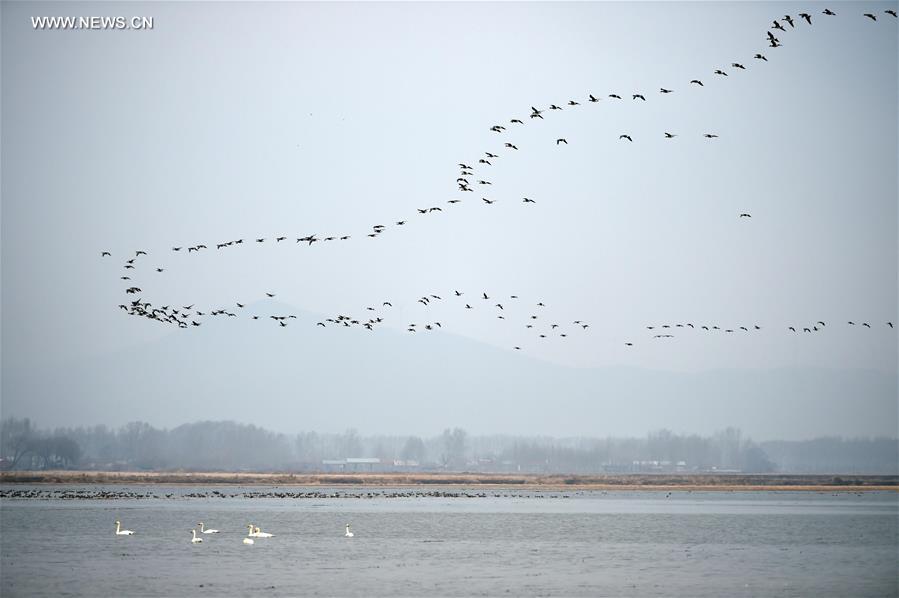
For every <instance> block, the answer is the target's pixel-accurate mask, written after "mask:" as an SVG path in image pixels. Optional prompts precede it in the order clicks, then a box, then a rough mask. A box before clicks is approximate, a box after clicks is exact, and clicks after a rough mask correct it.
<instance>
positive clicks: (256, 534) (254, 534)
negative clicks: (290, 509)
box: [115, 520, 355, 544]
mask: <svg viewBox="0 0 899 598" xmlns="http://www.w3.org/2000/svg"><path fill="white" fill-rule="evenodd" d="M197 527H199V528H200V533H201V534H203V535H204V536H208V535H211V534H218V533H219V530H217V529H208V528H207V527H206V524H205V523H203V522H202V521H201V522H199V523H198V524H197ZM190 534H191V539H190V542H191V544H202V543H203V537H202V536H198V535H197V529H196V528H192V529H191V530H190ZM115 535H117V536H133V535H134V531H133V530H130V529H122V522H121V521H119V520H116V522H115ZM343 536H344V537H345V538H352V537H353V536H355V534H354V533H353V532H351V531H350V524H349V523H347V524H346V527H345V528H344V532H343ZM274 537H275V534H270V533H269V532H264V531H262V529H260V528H259V526H258V525H253V524H252V523H248V524H247V535H246V537H245V538H244V539H243V543H244V544H255V543H256V540H255V538H274Z"/></svg>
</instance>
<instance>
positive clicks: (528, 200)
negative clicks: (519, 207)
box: [521, 197, 537, 203]
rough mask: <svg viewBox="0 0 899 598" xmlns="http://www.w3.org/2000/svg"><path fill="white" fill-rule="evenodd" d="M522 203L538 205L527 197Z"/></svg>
mask: <svg viewBox="0 0 899 598" xmlns="http://www.w3.org/2000/svg"><path fill="white" fill-rule="evenodd" d="M521 201H522V202H523V203H537V202H536V201H534V200H533V199H528V198H527V197H525V198H524V199H522V200H521Z"/></svg>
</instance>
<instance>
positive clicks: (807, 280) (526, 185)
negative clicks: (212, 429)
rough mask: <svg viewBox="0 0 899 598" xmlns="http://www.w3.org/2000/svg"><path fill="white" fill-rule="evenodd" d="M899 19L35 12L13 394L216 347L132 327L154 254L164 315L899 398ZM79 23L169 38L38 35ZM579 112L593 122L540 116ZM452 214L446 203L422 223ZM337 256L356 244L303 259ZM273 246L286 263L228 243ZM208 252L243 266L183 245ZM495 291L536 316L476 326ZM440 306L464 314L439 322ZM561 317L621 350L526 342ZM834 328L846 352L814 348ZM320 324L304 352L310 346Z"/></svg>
mask: <svg viewBox="0 0 899 598" xmlns="http://www.w3.org/2000/svg"><path fill="white" fill-rule="evenodd" d="M825 6H827V7H830V8H832V9H833V10H834V11H835V12H837V16H835V17H826V16H824V15H822V14H821V10H822V9H823V8H824V7H825ZM886 8H894V9H895V8H896V3H895V2H893V3H869V2H859V3H853V4H845V3H831V4H822V3H775V2H759V3H749V2H746V3H706V2H702V3H686V2H666V3H649V2H647V3H627V4H625V3H613V2H608V3H571V4H561V3H552V4H550V3H527V4H524V3H483V4H481V3H478V4H474V3H446V4H444V3H427V4H426V3H397V4H382V3H364V4H355V3H339V4H319V3H286V2H284V3H237V2H234V3H212V2H202V3H131V4H124V3H121V4H120V3H114V2H104V3H79V2H69V3H64V4H55V3H16V2H3V4H2V175H3V176H2V359H3V374H4V377H5V376H6V374H7V373H8V372H10V371H29V372H31V371H40V372H41V373H42V375H46V376H51V377H52V376H53V375H54V372H55V371H59V370H58V369H57V365H60V366H61V365H63V364H70V363H72V362H73V361H75V360H76V359H81V358H84V357H85V356H90V355H93V356H99V357H102V356H103V355H109V354H115V353H117V352H121V351H123V350H127V349H129V348H131V347H134V346H136V345H139V344H141V343H146V342H149V341H156V340H159V339H163V338H164V337H165V336H166V335H173V334H202V330H203V329H202V328H200V329H197V330H190V331H180V330H177V329H173V328H170V327H166V326H162V325H159V324H156V323H154V322H150V321H147V320H144V319H141V318H129V317H127V316H126V315H125V314H124V312H121V311H120V310H119V309H118V308H117V307H116V306H117V305H118V304H119V303H122V302H123V300H124V298H125V295H124V294H123V293H122V291H123V289H124V288H125V286H126V285H125V281H121V280H119V276H121V275H122V274H124V270H122V261H123V259H125V258H126V257H130V256H132V255H133V252H134V250H136V249H144V250H146V251H148V253H149V256H147V257H146V258H142V259H144V260H146V261H144V262H143V265H142V269H141V270H139V271H136V272H135V273H133V275H132V276H133V278H134V279H135V284H137V285H138V286H140V287H141V288H142V289H143V290H144V293H143V296H144V298H145V299H146V300H149V301H153V303H154V304H157V305H158V304H172V305H188V304H197V305H198V306H201V307H206V308H215V307H218V306H233V304H234V302H236V301H240V302H247V303H252V302H254V301H258V300H262V299H263V298H264V292H266V291H271V292H274V293H277V298H278V300H279V301H280V302H281V303H283V304H286V305H289V306H294V307H295V308H296V309H297V310H305V311H307V312H313V313H319V314H326V315H333V314H336V313H354V314H358V315H360V316H363V315H365V314H364V307H365V306H368V305H376V304H377V305H379V304H380V303H381V302H382V301H384V300H389V301H391V302H392V303H393V305H394V311H393V312H391V314H390V316H389V317H388V318H387V321H386V322H385V326H388V327H392V328H395V329H396V330H399V331H402V330H404V329H405V326H406V325H407V324H408V323H410V322H419V323H420V325H421V324H423V323H424V322H426V321H434V320H440V321H442V322H443V324H444V329H443V332H444V333H449V334H455V335H459V336H463V337H469V338H472V339H476V340H478V341H480V342H482V343H487V344H490V345H494V346H496V347H498V348H501V349H503V350H508V351H512V346H514V345H520V346H522V348H523V352H526V353H527V354H528V355H529V356H530V357H534V358H537V359H541V360H548V361H551V362H555V363H558V364H563V365H574V366H589V367H599V366H614V365H627V366H634V367H640V368H647V369H660V370H679V371H705V370H713V369H717V368H731V369H734V368H736V369H744V368H745V369H746V370H753V369H759V368H780V367H795V366H814V367H821V368H833V369H855V368H860V369H874V370H879V371H880V372H882V373H884V372H885V373H889V374H892V375H894V376H895V374H896V371H897V370H896V367H897V366H896V362H897V335H896V330H895V329H894V330H890V329H889V328H887V327H886V324H885V322H887V321H888V320H889V321H893V322H894V323H896V321H897V160H899V153H897V128H899V126H897V23H896V19H894V18H893V17H891V16H889V15H886V14H884V13H883V11H884V9H886ZM804 10H805V11H808V12H810V13H812V19H813V21H812V23H813V24H812V25H811V26H808V25H806V24H805V23H804V22H803V21H801V20H799V19H798V18H797V22H796V27H795V29H790V28H789V27H788V29H789V30H788V31H787V32H777V33H778V34H779V35H778V36H779V37H780V39H781V41H782V42H783V44H784V45H783V47H781V48H776V49H774V48H769V47H767V42H766V40H765V36H766V31H768V29H769V27H770V25H771V20H772V18H774V17H777V18H780V17H782V16H783V15H784V14H787V13H790V14H793V15H794V16H795V15H796V14H798V13H799V12H802V11H804ZM864 12H872V13H876V14H877V15H878V19H877V21H876V22H872V21H870V20H869V19H867V18H864V17H863V16H862V13H864ZM53 15H71V16H93V15H125V16H132V15H136V16H149V17H153V19H154V28H153V30H151V31H39V30H34V29H33V28H32V26H31V21H30V17H32V16H53ZM756 52H762V53H763V54H765V55H766V56H767V57H768V59H769V60H768V62H762V61H759V60H756V59H753V55H754V54H755V53H756ZM732 62H738V63H742V64H744V65H745V66H746V70H739V69H735V68H732V67H731V63H732ZM719 68H720V69H724V70H725V71H727V72H728V73H729V76H728V77H722V76H718V75H714V74H713V71H714V70H715V69H719ZM694 78H698V79H701V80H702V81H703V83H704V87H702V88H699V87H698V86H695V85H690V84H689V83H688V82H689V81H690V80H691V79H694ZM660 87H665V88H669V89H673V90H674V93H671V94H667V95H664V96H663V95H662V94H660V93H659V88H660ZM590 93H592V94H594V95H596V96H601V97H602V100H601V101H600V102H598V103H595V104H593V103H589V102H587V101H586V100H587V94H590ZM610 93H617V94H619V95H621V96H622V97H623V98H624V99H623V100H621V101H616V100H613V99H610V98H608V97H607V96H608V94H610ZM633 93H642V94H643V95H645V96H646V100H647V101H646V102H641V101H634V100H632V99H631V94H633ZM570 99H575V100H577V101H578V102H580V103H581V105H579V106H575V107H569V106H567V105H565V104H566V103H567V101H568V100H570ZM551 103H555V104H558V105H560V106H564V110H562V111H553V112H550V111H548V110H547V111H546V112H545V113H544V116H545V117H546V118H545V120H542V121H539V120H534V119H530V118H527V115H528V113H529V112H530V107H531V106H537V107H538V108H547V107H548V106H549V105H550V104H551ZM512 118H520V119H522V120H524V121H525V124H524V125H523V126H522V125H512V124H510V123H509V120H510V119H512ZM495 124H503V125H504V126H506V127H507V128H508V131H507V132H506V133H504V134H502V135H498V134H496V133H494V132H491V131H490V130H489V128H490V127H491V126H492V125H495ZM665 131H670V132H673V133H676V134H677V135H678V137H676V138H675V139H673V140H666V139H664V137H663V132H665ZM623 133H627V134H630V135H631V136H632V137H633V139H634V142H633V143H628V142H626V141H619V139H618V136H619V135H620V134H623ZM704 133H715V134H717V135H719V138H717V139H714V140H707V139H704V138H703V137H702V134H704ZM560 137H563V138H566V139H567V140H568V145H557V144H556V142H555V140H556V139H557V138H560ZM505 141H511V142H513V143H515V144H516V145H517V146H518V147H519V148H520V149H519V151H517V152H515V151H512V150H509V149H507V148H504V147H503V143H504V142H505ZM485 151H490V152H493V153H496V154H500V157H499V158H497V159H494V160H492V162H493V165H492V166H489V167H488V166H484V165H480V166H481V168H479V169H478V170H477V172H476V175H475V176H473V177H470V178H471V179H474V180H476V179H481V178H486V179H488V180H490V181H491V182H492V183H493V184H492V185H491V186H490V187H489V191H487V192H482V188H480V186H478V185H473V186H474V187H476V188H475V192H474V193H461V192H459V191H458V190H457V187H456V183H455V179H456V177H457V176H458V172H459V171H458V168H457V163H459V162H464V163H467V164H476V163H477V160H478V158H480V157H483V156H484V152H485ZM484 196H486V197H492V198H494V199H497V200H498V201H497V203H496V204H494V205H490V206H488V205H486V204H484V203H483V202H482V201H481V200H480V198H481V197H484ZM524 196H527V197H530V198H533V199H535V200H536V202H537V203H536V204H527V205H525V204H522V203H521V198H522V197H524ZM453 198H460V199H463V200H464V201H463V202H462V203H461V204H457V205H449V204H447V203H446V201H447V200H449V199H453ZM430 206H441V207H442V208H443V211H442V212H441V213H434V214H428V215H425V216H422V215H419V214H418V213H417V212H416V208H424V207H430ZM743 212H748V213H751V214H752V218H751V219H747V218H739V217H738V215H739V214H740V213H743ZM401 219H404V220H407V221H408V223H407V224H406V225H405V226H404V227H388V229H387V230H386V231H385V232H384V233H383V234H382V235H381V236H380V237H378V238H376V239H369V238H367V237H365V233H367V232H369V229H370V227H371V225H373V224H385V225H391V224H393V222H395V221H396V220H401ZM312 233H317V234H318V235H319V236H320V237H322V236H326V235H332V234H333V235H343V234H351V235H352V239H351V240H349V241H346V242H340V243H338V242H334V243H330V244H325V243H318V244H316V245H314V246H312V247H307V246H306V245H305V244H299V245H298V244H296V243H295V242H294V240H295V238H296V237H300V236H305V235H308V234H312ZM276 235H285V236H287V237H289V239H288V242H285V243H282V244H280V245H275V244H273V243H272V242H271V241H272V237H274V236H276ZM255 237H266V238H268V241H267V242H266V243H264V244H262V245H257V244H255V243H251V242H248V243H246V244H245V245H244V246H242V247H240V248H231V249H229V250H225V251H216V250H215V249H214V244H215V243H216V242H222V241H227V240H231V239H236V238H245V239H247V240H249V239H251V238H255ZM197 243H205V244H206V245H209V246H210V247H212V249H210V250H209V251H207V252H205V253H202V254H200V255H199V256H198V255H196V254H191V255H187V254H186V253H185V252H184V251H185V250H182V252H181V253H179V254H174V253H173V252H172V251H171V250H170V248H171V247H172V246H188V245H194V244H197ZM102 250H109V251H111V252H112V253H113V256H114V257H113V258H112V259H110V258H106V259H101V258H100V251H102ZM157 266H159V267H164V268H165V272H163V273H156V272H154V271H153V270H152V268H153V267H157ZM453 289H460V290H462V291H464V292H465V293H466V295H465V297H464V298H463V299H465V300H468V299H469V298H470V299H471V301H470V302H472V304H473V305H474V306H475V307H476V309H474V310H469V311H466V310H464V309H461V306H460V303H459V302H458V301H451V300H450V298H449V297H448V295H449V294H450V293H451V291H452V290H453ZM485 291H486V292H487V293H488V294H490V295H491V296H495V297H506V298H508V296H509V295H511V294H516V295H519V296H520V297H521V299H520V300H519V303H518V304H517V307H514V308H513V307H512V306H511V305H510V301H508V300H507V301H504V303H506V304H507V311H506V313H505V315H506V317H507V319H506V320H498V319H497V318H496V314H497V313H498V312H497V310H496V309H495V308H491V307H489V306H488V305H487V304H488V303H489V305H491V306H492V305H493V303H494V301H490V302H484V301H479V302H478V303H477V304H475V303H473V301H475V300H476V299H475V298H476V296H478V295H480V293H482V292H485ZM431 293H435V294H438V295H441V296H443V297H444V299H445V301H444V302H443V303H439V304H437V305H434V306H432V307H430V308H424V307H423V306H422V305H420V304H418V303H416V299H417V298H418V297H420V296H422V295H425V294H431ZM129 298H130V296H129ZM537 301H543V302H544V303H546V305H547V307H546V308H545V311H544V312H539V313H540V314H541V318H543V319H541V320H540V321H541V323H545V322H548V321H553V322H556V321H558V322H560V323H563V324H565V325H567V326H568V327H569V328H570V323H571V321H573V320H575V319H581V320H585V321H588V322H590V324H591V328H590V329H589V331H587V332H583V331H577V330H574V329H571V330H570V332H571V334H570V336H569V337H568V338H566V339H560V338H558V337H554V338H549V339H545V340H546V342H540V341H538V340H537V339H536V335H535V334H534V333H533V332H531V331H527V330H526V329H524V323H525V321H526V319H527V318H528V316H529V315H530V314H532V313H538V312H536V311H534V310H536V309H537V308H536V307H534V304H535V303H536V302H537ZM544 314H546V315H545V316H544ZM817 320H823V321H825V322H827V326H826V327H825V328H824V329H823V330H822V331H821V332H819V333H816V334H798V335H793V334H792V333H790V332H789V331H788V330H787V329H786V328H787V326H790V325H793V326H797V327H802V326H809V325H812V324H814V322H816V321H817ZM847 320H854V321H856V322H859V323H860V322H861V321H869V322H870V323H871V325H872V328H871V329H870V330H869V329H866V328H861V327H860V326H857V327H850V326H848V325H846V321H847ZM676 322H693V323H694V324H695V325H696V326H697V327H698V326H699V325H701V324H708V325H712V324H717V325H719V326H721V327H722V328H728V327H733V328H736V327H738V326H741V325H745V326H749V327H751V326H752V325H755V324H757V325H759V326H761V327H762V330H761V331H759V332H754V333H752V334H745V335H743V336H740V335H725V334H721V333H719V334H717V335H710V334H704V333H699V332H694V333H690V334H688V333H686V332H683V331H680V332H679V334H678V335H677V337H676V338H674V339H667V340H653V339H652V338H651V337H652V333H651V332H650V331H648V330H646V329H645V326H647V325H653V324H655V325H659V324H663V323H671V324H674V323H676ZM267 324H269V323H267ZM270 324H272V325H273V323H270ZM313 326H314V321H313V322H310V321H308V320H307V321H305V322H296V323H295V324H293V325H292V327H291V328H290V332H289V334H291V335H294V336H295V337H296V342H297V343H302V342H304V334H305V332H304V331H308V330H309V329H310V327H313ZM360 332H365V331H360ZM578 332H583V333H578ZM242 334H243V333H242ZM374 334H378V331H376V332H375V333H374ZM625 341H630V342H633V343H634V346H633V347H629V348H628V347H625V346H624V342H625ZM346 342H347V343H352V342H354V341H353V337H352V336H347V337H346ZM408 342H410V343H414V342H416V339H415V338H414V337H413V336H412V335H409V340H408ZM247 376H250V377H251V376H252V372H248V373H247ZM8 391H9V389H7V390H6V391H5V392H8ZM212 415H215V414H212Z"/></svg>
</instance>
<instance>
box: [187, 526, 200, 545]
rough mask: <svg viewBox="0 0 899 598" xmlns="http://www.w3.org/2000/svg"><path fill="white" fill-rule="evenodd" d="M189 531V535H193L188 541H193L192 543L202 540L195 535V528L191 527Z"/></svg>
mask: <svg viewBox="0 0 899 598" xmlns="http://www.w3.org/2000/svg"><path fill="white" fill-rule="evenodd" d="M190 533H191V535H192V536H193V537H192V538H191V539H190V541H191V542H193V543H194V544H199V543H200V542H202V541H203V538H198V537H197V530H195V529H192V530H190Z"/></svg>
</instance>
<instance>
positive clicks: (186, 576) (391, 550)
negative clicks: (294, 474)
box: [0, 486, 899, 598]
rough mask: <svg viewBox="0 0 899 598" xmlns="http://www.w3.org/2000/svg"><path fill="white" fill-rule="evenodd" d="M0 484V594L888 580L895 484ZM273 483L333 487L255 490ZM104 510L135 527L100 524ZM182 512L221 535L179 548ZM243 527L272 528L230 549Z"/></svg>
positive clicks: (789, 591) (894, 584) (897, 517)
mask: <svg viewBox="0 0 899 598" xmlns="http://www.w3.org/2000/svg"><path fill="white" fill-rule="evenodd" d="M49 488H51V489H53V490H59V489H60V488H59V487H49ZM47 489H48V487H46V486H45V487H42V490H47ZM82 489H84V490H87V491H89V492H95V491H97V490H100V489H99V488H98V487H96V486H91V487H83V488H82ZM0 490H2V491H4V492H5V496H6V498H2V499H0V557H2V558H0V594H2V596H4V597H11V596H176V595H179V596H184V595H186V596H246V595H250V594H252V595H256V596H263V595H264V596H284V595H291V596H294V595H341V596H343V595H348V596H375V595H377V596H384V595H390V596H469V595H491V596H493V595H508V596H522V595H528V596H530V595H533V596H550V595H552V596H690V597H700V596H716V597H718V596H734V597H739V596H815V597H816V598H820V597H822V596H839V597H847V596H897V594H899V579H897V575H899V573H897V572H899V565H897V563H899V495H897V493H894V492H873V493H865V494H861V495H857V494H852V493H841V494H836V495H834V494H832V493H814V492H745V493H740V492H686V491H678V492H672V493H671V494H670V496H669V495H668V493H666V492H646V491H643V492H608V493H604V492H598V491H596V492H517V491H496V490H486V489H483V488H478V489H470V490H469V491H468V492H470V493H478V492H484V493H486V494H487V496H486V497H472V498H469V497H454V496H445V495H442V493H441V491H442V490H445V491H446V492H447V493H450V494H452V493H459V492H460V490H459V489H458V488H445V489H435V488H427V489H425V490H424V492H426V493H428V494H429V495H427V496H401V495H399V494H403V493H408V492H414V490H413V489H407V490H397V489H391V490H386V491H378V490H370V489H368V488H365V489H361V488H341V489H336V490H333V491H332V490H322V489H320V488H315V489H312V488H308V489H303V488H296V487H289V488H288V487H284V488H280V489H271V488H268V489H266V488H260V487H252V488H249V487H248V488H222V487H209V486H206V487H195V488H184V487H180V488H166V487H159V486H129V487H116V488H112V487H106V488H105V490H109V491H126V492H133V493H135V494H137V495H141V496H150V497H149V498H123V499H107V498H95V499H92V500H64V499H61V498H59V497H58V495H53V496H57V497H56V498H10V496H11V493H12V492H19V491H21V490H23V487H22V486H4V487H2V488H0ZM212 490H216V491H219V492H221V495H222V496H224V497H218V496H217V497H214V498H213V497H212V495H211V492H212ZM285 491H286V492H293V493H298V492H306V491H309V492H323V493H325V494H329V493H331V492H334V493H336V495H337V497H336V498H334V497H330V496H322V495H310V496H309V497H304V498H277V497H272V495H271V494H270V492H285ZM369 492H372V493H373V494H372V495H371V496H369V494H368V493H369ZM245 493H249V495H248V496H245V495H244V494H245ZM254 493H255V494H254ZM167 494H170V495H171V496H170V497H168V498H166V495H167ZM191 494H194V495H196V494H199V495H200V496H199V497H196V496H194V497H189V496H188V495H191ZM204 495H205V497H204ZM232 495H233V496H232ZM44 496H47V495H46V494H44ZM152 496H156V497H157V498H152ZM251 496H257V497H256V498H252V497H251ZM116 519H121V521H122V523H123V527H125V528H127V529H132V530H135V531H136V532H137V533H136V535H134V536H127V537H126V536H116V535H115V534H114V531H115V525H114V522H115V520H116ZM199 521H204V522H205V523H206V524H207V527H213V528H217V529H219V530H221V531H222V533H219V534H215V535H206V536H204V540H205V541H204V542H203V543H202V544H199V545H192V544H191V542H190V537H191V536H190V529H191V528H192V527H194V526H195V524H196V523H197V522H199ZM248 523H254V524H256V525H258V526H260V527H261V528H262V529H263V531H268V532H272V533H274V534H276V536H275V537H274V538H269V539H257V540H256V541H255V544H254V545H252V546H247V545H244V544H242V539H243V538H244V537H245V536H246V525H247V524H248ZM346 523H350V524H351V526H352V530H353V532H354V533H355V537H353V538H345V537H344V535H343V534H344V525H345V524H346Z"/></svg>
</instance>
